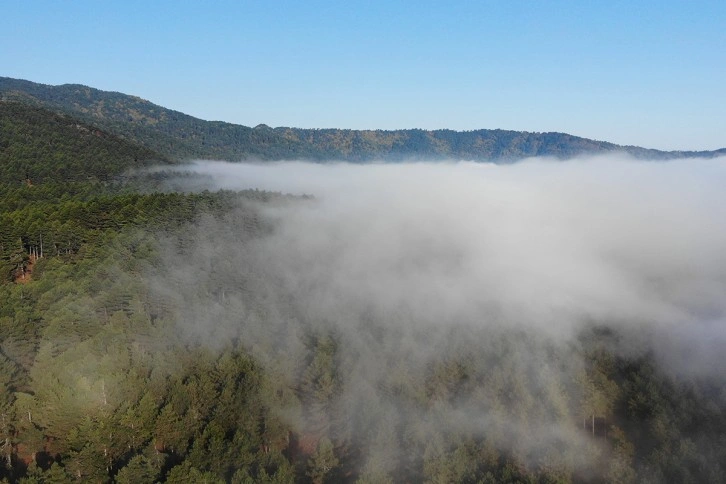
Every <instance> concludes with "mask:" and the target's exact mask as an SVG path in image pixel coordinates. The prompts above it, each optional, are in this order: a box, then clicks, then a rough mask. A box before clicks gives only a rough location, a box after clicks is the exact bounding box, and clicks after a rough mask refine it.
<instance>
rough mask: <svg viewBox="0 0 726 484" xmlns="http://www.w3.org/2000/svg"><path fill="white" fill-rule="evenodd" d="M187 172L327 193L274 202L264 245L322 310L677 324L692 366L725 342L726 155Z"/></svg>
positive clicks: (207, 166)
mask: <svg viewBox="0 0 726 484" xmlns="http://www.w3.org/2000/svg"><path fill="white" fill-rule="evenodd" d="M189 169H190V171H193V172H196V173H200V174H205V175H208V176H210V177H211V179H212V180H213V186H216V187H219V188H228V189H242V188H260V189H265V190H272V191H282V192H285V193H294V194H313V195H314V196H315V197H316V200H315V201H314V202H312V203H305V204H300V205H299V206H292V207H290V206H286V207H284V208H272V209H267V211H268V214H269V215H270V216H271V217H273V218H274V219H275V220H276V221H277V223H278V225H277V228H276V230H275V232H274V235H272V236H270V237H267V238H265V239H264V240H263V241H262V243H259V244H257V245H256V246H255V247H256V249H255V250H256V251H257V252H256V255H255V257H256V259H257V260H264V264H265V268H266V269H265V270H266V271H269V272H270V274H274V275H275V276H276V277H279V278H280V279H281V280H284V281H285V284H287V286H288V289H289V290H291V291H293V292H294V294H296V297H298V298H300V300H303V301H306V302H305V307H306V308H307V310H308V311H310V313H311V317H317V318H319V319H326V320H330V319H335V318H344V319H348V318H350V315H351V314H358V315H359V314H362V313H364V312H366V311H371V310H372V311H376V312H378V313H379V314H381V315H382V314H389V315H395V314H398V315H400V314H403V313H406V314H408V315H409V317H410V319H412V320H416V321H423V322H430V323H435V324H441V325H448V324H457V322H466V323H471V322H473V321H478V322H479V323H478V324H486V325H490V324H506V325H521V326H523V327H525V328H536V329H538V330H541V331H543V332H546V333H550V334H554V335H555V336H562V335H563V334H564V335H565V336H567V335H571V334H572V329H573V326H574V327H577V326H578V325H580V324H581V323H582V322H583V321H585V322H598V323H607V324H611V325H612V324H615V325H625V326H638V327H639V328H645V329H653V328H659V329H668V330H669V331H668V333H667V334H668V335H669V336H668V338H666V339H665V340H664V341H662V344H663V345H664V346H663V347H664V348H667V351H668V352H670V353H673V355H677V354H678V353H679V352H678V351H677V347H678V344H677V342H674V341H673V338H675V339H677V340H685V341H689V342H690V343H689V348H690V347H691V345H692V344H697V346H698V347H699V348H700V350H699V351H698V352H697V353H696V354H690V355H689V358H688V360H689V361H679V364H683V365H685V364H688V365H690V366H693V368H694V369H695V368H700V369H706V368H707V367H708V366H709V364H710V363H709V362H710V358H711V357H713V356H715V355H714V352H716V351H720V350H723V349H724V348H725V342H726V321H725V317H726V316H725V315H726V190H724V187H726V159H723V158H722V159H715V160H705V161H704V160H679V161H671V162H642V161H634V160H630V159H625V158H624V157H622V156H621V157H618V156H607V157H600V158H591V159H583V160H574V161H568V162H559V161H558V162H555V161H548V160H541V159H533V160H528V161H525V162H521V163H518V164H514V165H506V166H501V165H491V164H481V163H470V162H458V163H454V162H452V163H412V164H370V165H351V164H329V165H321V164H308V163H297V162H287V163H272V164H231V163H223V162H198V163H195V164H194V165H193V166H191V167H190V168H189ZM389 319H396V318H395V317H394V318H389ZM676 335H677V336H676ZM674 345H675V346H674ZM704 358H705V359H704ZM699 360H704V361H699Z"/></svg>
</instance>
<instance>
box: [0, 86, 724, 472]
mask: <svg viewBox="0 0 726 484" xmlns="http://www.w3.org/2000/svg"><path fill="white" fill-rule="evenodd" d="M38 89H40V88H38ZM43 89H45V87H44V88H43ZM64 89H66V90H71V91H73V90H82V89H87V88H80V87H78V86H75V87H68V86H66V87H64ZM64 89H60V90H58V91H56V92H57V93H58V95H59V96H61V94H62V93H63V92H66V91H65V90H64ZM86 92H87V94H88V95H89V96H100V95H101V94H99V93H98V92H96V91H90V90H89V91H86ZM36 94H37V93H33V92H32V91H31V92H30V95H36ZM119 96H120V95H119ZM125 100H126V98H125V97H120V98H119V100H118V101H119V102H120V103H122V102H123V101H125ZM57 102H58V103H66V102H67V100H66V99H65V98H62V97H59V98H58V99H57ZM137 102H138V103H141V104H142V105H143V106H146V108H151V107H152V106H151V105H148V104H146V103H144V102H142V101H140V100H137ZM104 103H105V104H103V105H104V106H111V103H110V102H109V101H108V99H105V100H104ZM122 104H123V103H122ZM109 109H110V107H109ZM124 109H125V108H124ZM140 112H141V111H140ZM162 114H164V115H168V113H166V112H164V113H162ZM120 115H121V114H119V116H120ZM140 116H141V114H140ZM91 119H95V118H94V115H93V114H92V113H89V115H88V117H84V119H83V121H78V120H75V119H74V118H72V117H69V116H68V115H61V114H58V113H56V112H51V111H47V110H45V109H42V108H40V107H38V106H32V105H29V104H27V103H16V102H0V176H1V177H2V178H1V180H2V183H0V379H1V380H2V390H1V393H0V456H1V457H2V459H1V461H0V462H1V463H0V479H2V481H3V482H23V483H46V482H47V483H50V482H54V483H55V482H129V483H131V482H133V483H142V482H159V481H166V482H313V483H322V482H360V483H381V482H437V483H446V482H482V483H494V482H512V483H513V482H532V483H535V482H537V483H539V482H543V483H544V482H617V483H622V482H694V483H696V482H698V483H700V482H723V481H724V480H726V440H725V439H724V435H726V381H724V379H723V378H711V377H706V376H703V377H702V376H686V377H684V376H683V375H679V374H677V373H673V372H670V371H667V369H665V368H663V366H662V365H660V364H659V361H658V360H657V358H656V355H654V354H653V353H652V352H651V351H649V350H648V349H647V347H646V349H645V350H643V351H623V348H624V347H626V346H628V345H627V344H626V343H629V342H632V341H639V340H640V339H642V335H638V334H636V333H635V332H631V331H629V330H628V329H627V327H624V326H622V325H615V324H612V325H611V324H608V322H607V321H592V322H588V323H586V324H582V325H581V326H580V327H579V329H578V331H577V333H576V336H575V337H574V338H573V339H571V340H568V341H566V342H563V341H558V340H556V339H555V338H552V337H551V336H548V333H546V332H531V331H525V330H523V329H522V327H520V326H517V325H506V324H480V322H481V320H484V319H487V318H492V319H496V318H495V316H494V314H495V313H494V312H492V313H491V314H484V313H477V314H463V313H462V314H454V315H442V314H439V313H438V312H437V311H436V305H435V304H434V305H432V306H431V307H430V308H429V307H428V306H427V309H426V310H425V311H424V310H422V309H421V308H416V307H410V306H407V305H406V304H402V303H400V301H397V300H393V301H387V302H385V303H382V304H380V305H377V304H372V303H375V302H376V301H377V299H375V298H372V299H367V298H366V294H369V293H371V294H374V293H376V291H377V290H378V288H377V287H369V286H366V285H359V286H356V285H355V284H354V282H355V281H353V282H351V281H349V280H340V281H336V284H338V285H342V286H345V285H346V284H348V283H350V284H351V287H350V292H351V293H355V294H358V295H361V296H360V299H355V300H354V301H353V303H351V304H349V303H350V302H351V301H348V300H344V301H343V302H342V303H340V302H337V301H330V300H326V299H325V298H323V297H320V294H321V293H320V291H319V288H318V286H319V284H320V280H319V279H316V278H315V276H316V275H315V274H311V273H312V272H314V271H310V270H308V269H309V268H308V266H306V265H304V264H303V262H301V261H302V260H303V259H304V257H306V256H307V255H308V254H307V253H303V252H301V253H300V254H297V253H296V252H295V251H296V250H300V251H302V250H303V247H304V241H301V240H300V239H298V238H296V237H295V236H291V235H290V234H289V233H288V232H286V228H285V226H284V224H281V222H280V221H281V219H282V218H284V217H287V215H285V214H290V213H292V214H293V216H292V217H291V218H293V219H300V220H304V221H306V220H308V219H305V218H304V217H298V216H297V214H300V213H303V212H301V211H308V210H315V207H316V200H315V199H314V198H310V197H299V196H288V195H284V194H281V193H272V192H266V191H258V190H255V189H253V188H254V187H250V190H243V191H195V192H175V191H171V190H169V188H168V187H169V186H170V184H169V183H167V181H168V180H167V177H170V176H171V175H170V174H168V173H166V172H164V171H161V172H154V173H152V174H150V175H148V176H144V175H138V170H139V169H142V168H144V167H150V166H156V165H159V164H162V165H165V164H169V163H171V161H170V156H171V155H172V154H173V155H179V154H180V153H177V152H174V150H172V151H169V150H164V149H163V148H164V146H171V144H173V143H176V139H175V138H173V137H171V136H169V137H167V138H163V137H159V138H158V139H159V140H160V141H159V142H158V143H156V144H154V143H143V146H142V145H139V144H136V143H135V142H134V141H143V139H140V138H141V137H142V136H146V134H148V133H150V132H151V131H142V130H140V131H138V132H137V133H136V135H134V136H131V133H130V132H125V133H124V134H125V135H128V136H126V137H125V138H122V137H119V136H118V135H117V134H111V133H112V131H111V130H110V129H108V128H109V127H112V123H111V121H109V120H107V121H106V123H111V124H105V123H99V124H98V126H99V127H96V125H94V124H91V123H90V122H89V120H91ZM154 119H155V118H154ZM180 119H187V118H183V117H181V115H180ZM188 120H190V123H191V120H193V118H188ZM147 121H148V123H149V124H154V121H153V120H152V119H148V120H147ZM114 122H115V121H114ZM195 122H196V121H195ZM192 124H193V123H192ZM192 124H190V126H191V125H192ZM230 129H231V128H230ZM247 129H249V128H247ZM267 129H268V128H262V127H258V128H255V129H254V130H253V132H255V133H264V132H266V130H267ZM272 132H273V133H275V135H274V136H275V138H270V139H275V140H276V139H277V138H276V137H277V136H282V137H283V138H284V137H285V136H283V135H282V134H281V133H283V134H284V131H282V132H281V131H275V130H273V131H272ZM144 133H146V134H144ZM308 134H309V135H310V136H312V137H315V136H318V135H320V136H323V137H325V136H328V134H326V133H325V132H322V131H321V132H309V133H308ZM409 134H410V133H409ZM329 135H330V136H333V135H336V133H329ZM373 135H375V133H374V134H373ZM378 135H380V136H382V137H389V136H390V137H395V136H398V134H395V133H379V134H378ZM378 135H376V136H378ZM416 135H417V136H418V135H421V136H424V137H426V136H428V135H427V134H426V133H424V132H420V133H418V134H416ZM260 136H261V135H260ZM356 136H363V134H362V133H359V134H357V135H356ZM437 136H439V135H437ZM442 136H443V135H442ZM471 136H474V134H471ZM290 137H291V138H292V136H290ZM216 142H219V143H220V144H222V141H216ZM298 142H299V140H292V141H290V143H292V144H295V143H298ZM165 143H168V145H165ZM274 143H277V141H275V142H274ZM376 143H377V144H380V143H382V141H380V140H378V141H376ZM422 143H425V142H424V141H422ZM452 143H453V141H452ZM314 144H315V145H316V146H319V141H318V140H314ZM144 146H146V147H144ZM149 146H153V147H154V148H155V150H157V151H154V150H151V149H150V148H149ZM181 146H182V148H181V149H186V148H183V146H184V145H181ZM276 146H278V147H279V145H276ZM276 149H277V148H276ZM199 150H200V151H199V152H198V153H193V152H192V151H189V152H188V153H186V154H188V155H193V154H201V153H209V152H207V151H204V150H206V148H199ZM335 150H338V151H335V153H337V154H339V153H341V151H340V148H339V147H336V148H335ZM159 153H163V154H159ZM219 153H220V156H221V155H222V154H224V153H223V152H222V151H220V152H219ZM331 153H333V151H331ZM422 153H426V151H425V150H424V151H422ZM311 156H312V155H311ZM326 156H327V155H326ZM331 156H332V155H331ZM129 170H135V172H136V173H137V175H135V176H130V175H129ZM374 229H375V227H372V228H370V230H374ZM293 235H294V234H293ZM388 236H389V235H388V234H386V237H388ZM310 237H313V238H319V237H331V238H332V239H334V240H333V243H335V242H336V239H335V237H334V236H333V235H329V234H311V235H310ZM379 242H380V243H384V242H385V241H384V240H383V239H381V240H380V241H379ZM419 242H420V243H421V244H425V242H426V241H419ZM280 248H284V249H285V250H286V252H285V253H292V254H293V255H294V257H293V256H291V257H290V258H287V259H286V258H283V257H280V254H281V252H280V250H278V249H280ZM431 250H432V251H439V250H441V248H439V247H434V248H432V249H431ZM298 255H299V256H300V258H298ZM446 257H449V255H448V253H447V254H446ZM447 260H448V259H447ZM338 262H339V263H340V264H342V265H344V266H345V265H346V264H347V261H345V260H342V261H338ZM436 262H437V261H436V260H434V261H433V263H436ZM296 264H297V265H299V267H295V266H296ZM381 264H384V265H391V264H390V263H389V261H382V262H381ZM392 264H394V265H395V264H398V265H400V267H397V270H400V271H402V272H404V273H405V272H406V271H408V270H410V266H416V267H419V266H422V265H423V266H426V264H427V261H423V262H422V261H420V260H411V261H406V260H403V261H398V260H397V261H393V262H392ZM293 273H294V274H298V275H299V276H300V277H301V279H299V280H298V279H294V277H292V276H291V275H290V274H293ZM308 276H310V277H312V279H307V277H308ZM385 283H386V281H383V280H381V281H380V284H382V285H385ZM441 290H442V291H444V290H445V288H444V287H443V286H442V288H441ZM310 295H315V297H308V296H310ZM331 298H332V299H335V297H333V296H331ZM341 304H342V306H343V308H342V309H341ZM421 304H422V305H423V302H422V303H421ZM323 307H330V308H333V309H334V310H325V311H322V310H321V309H320V308H323ZM446 317H450V319H451V320H452V321H448V320H447V321H443V319H445V318H446ZM444 322H446V324H442V323H444ZM449 323H450V324H449ZM646 339H647V338H646Z"/></svg>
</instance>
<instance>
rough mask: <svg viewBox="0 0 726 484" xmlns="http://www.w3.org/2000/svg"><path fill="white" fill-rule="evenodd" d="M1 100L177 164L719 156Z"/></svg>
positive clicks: (59, 94)
mask: <svg viewBox="0 0 726 484" xmlns="http://www.w3.org/2000/svg"><path fill="white" fill-rule="evenodd" d="M0 98H2V99H8V100H16V101H20V102H24V103H30V104H33V105H37V106H43V107H46V108H48V109H52V110H56V111H59V112H64V113H67V114H71V115H73V116H74V117H78V118H79V119H82V120H84V121H85V122H87V123H90V124H92V125H94V126H98V127H100V128H102V129H104V130H107V131H109V132H112V133H116V134H118V135H121V136H123V137H125V138H127V139H129V140H133V141H135V142H137V143H139V144H141V145H143V146H146V147H147V148H149V149H152V150H154V151H157V152H159V153H163V154H164V155H165V156H168V157H170V158H173V159H177V160H187V159H193V158H205V159H216V160H229V161H239V160H245V159H260V160H281V159H286V160H292V159H304V160H315V161H325V160H341V161H353V162H363V161H370V160H386V161H400V160H417V159H418V160H442V159H466V160H475V161H503V162H506V161H514V160H517V159H521V158H525V157H533V156H551V157H555V158H571V157H573V156H576V155H580V154H599V153H606V152H612V151H625V152H628V153H630V154H632V155H634V156H636V157H640V158H651V159H671V158H681V157H713V156H716V155H718V154H719V153H720V154H724V152H725V151H724V150H719V151H718V152H664V151H658V150H651V149H644V148H639V147H634V146H618V145H615V144H613V143H607V142H603V141H595V140H590V139H585V138H580V137H577V136H572V135H569V134H565V133H530V132H524V131H507V130H500V129H480V130H475V131H465V132H458V131H451V130H445V129H442V130H435V131H426V130H420V129H404V130H395V131H382V130H347V129H300V128H285V127H280V128H270V127H268V126H265V125H258V126H256V127H255V128H250V127H247V126H240V125H235V124H230V123H225V122H221V121H204V120H201V119H198V118H194V117H192V116H189V115H186V114H183V113H180V112H178V111H173V110H170V109H167V108H164V107H161V106H157V105H155V104H152V103H150V102H149V101H146V100H143V99H140V98H138V97H134V96H129V95H126V94H121V93H118V92H106V91H100V90H98V89H93V88H91V87H87V86H82V85H77V84H66V85H61V86H47V85H43V84H37V83H33V82H29V81H24V80H19V79H10V78H6V77H0Z"/></svg>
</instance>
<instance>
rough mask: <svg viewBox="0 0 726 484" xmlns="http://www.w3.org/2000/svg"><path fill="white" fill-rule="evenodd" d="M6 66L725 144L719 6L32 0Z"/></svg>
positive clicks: (110, 84)
mask: <svg viewBox="0 0 726 484" xmlns="http://www.w3.org/2000/svg"><path fill="white" fill-rule="evenodd" d="M0 66H1V67H0V75H2V76H7V77H15V78H22V79H28V80H31V81H35V82H42V83H46V84H63V83H78V84H85V85H89V86H92V87H96V88H99V89H104V90H111V91H120V92H124V93H127V94H134V95H137V96H140V97H142V98H144V99H148V100H150V101H152V102H154V103H157V104H161V105H163V106H165V107H168V108H172V109H176V110H179V111H182V112H185V113H188V114H191V115H194V116H197V117H200V118H204V119H210V120H223V121H229V122H233V123H239V124H244V125H248V126H255V125H257V124H260V123H265V124H268V125H270V126H296V127H303V128H323V127H329V128H353V129H366V128H380V129H397V128H427V129H435V128H450V129H456V130H470V129H479V128H502V129H515V130H525V131H561V132H567V133H571V134H575V135H579V136H584V137H588V138H594V139H599V140H606V141H612V142H615V143H620V144H635V145H640V146H646V147H652V148H661V149H714V148H722V147H726V1H725V0H718V1H695V2H687V1H672V0H661V1H618V0H608V1H557V0H553V1H534V0H532V1H524V0H521V1H519V0H500V1H486V0H481V1H471V2H469V1H457V0H449V1H438V2H431V1H419V2H413V1H409V2H401V1H393V0H388V1H369V2H354V1H350V2H341V1H338V2H328V1H275V0H268V1H254V2H253V1H205V2H202V1H198V2H185V1H180V0H177V1H154V0H144V1H136V0H127V1H123V2H122V1H117V2H110V1H109V2H106V1H98V0H96V1H87V0H76V1H34V0H8V1H6V2H3V5H2V8H0Z"/></svg>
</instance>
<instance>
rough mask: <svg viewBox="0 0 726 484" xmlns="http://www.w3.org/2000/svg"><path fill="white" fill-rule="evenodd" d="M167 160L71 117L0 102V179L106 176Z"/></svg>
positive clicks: (58, 180) (90, 177) (11, 181)
mask: <svg viewBox="0 0 726 484" xmlns="http://www.w3.org/2000/svg"><path fill="white" fill-rule="evenodd" d="M164 162H169V160H168V159H167V158H166V157H165V156H163V155H160V154H159V153H156V152H154V151H152V150H150V149H148V148H145V147H143V146H139V145H136V144H134V143H132V142H130V141H128V140H124V139H121V138H119V137H118V136H115V135H112V134H109V133H107V132H104V131H102V130H99V129H98V128H96V127H93V126H91V125H89V124H85V123H82V122H80V121H78V120H77V119H74V118H71V117H69V116H66V115H61V114H58V113H54V112H51V111H48V110H46V109H42V108H38V107H34V106H29V105H27V104H23V103H17V102H8V101H0V181H1V182H2V183H10V184H13V183H18V182H20V181H24V180H28V181H29V182H31V183H36V182H44V181H55V182H64V183H67V182H71V181H82V180H102V181H103V180H108V179H110V178H112V177H113V176H115V175H118V174H120V173H122V172H124V171H126V170H127V169H129V168H135V167H141V166H148V165H151V164H156V163H164Z"/></svg>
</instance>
